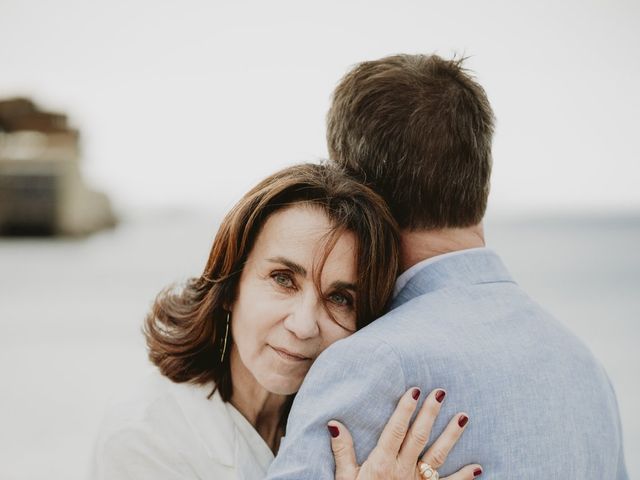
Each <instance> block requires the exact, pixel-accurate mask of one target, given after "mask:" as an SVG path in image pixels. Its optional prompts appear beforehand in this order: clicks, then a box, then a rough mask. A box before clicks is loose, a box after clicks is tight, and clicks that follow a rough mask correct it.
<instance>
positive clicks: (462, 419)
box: [458, 415, 469, 428]
mask: <svg viewBox="0 0 640 480" xmlns="http://www.w3.org/2000/svg"><path fill="white" fill-rule="evenodd" d="M468 421H469V417H467V416H466V415H460V418H459V419H458V425H459V426H460V428H462V427H464V426H465V425H466V424H467V422H468Z"/></svg>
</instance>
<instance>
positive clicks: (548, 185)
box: [0, 0, 640, 212]
mask: <svg viewBox="0 0 640 480" xmlns="http://www.w3.org/2000/svg"><path fill="white" fill-rule="evenodd" d="M398 52H407V53H418V52H427V53H429V52H437V53H439V54H441V55H443V56H451V55H452V54H453V53H456V52H457V53H461V54H466V55H469V56H471V58H470V59H469V61H468V64H467V65H468V66H469V67H470V68H471V69H473V70H474V71H475V72H476V75H477V78H478V79H479V81H480V82H481V84H482V85H484V87H485V88H486V90H487V93H488V95H489V98H490V100H491V101H492V103H493V106H494V110H495V112H496V116H497V119H498V123H497V133H496V138H495V146H494V178H493V193H492V200H491V209H492V210H493V211H516V212H517V211H532V210H540V211H562V210H587V211H593V209H597V210H603V211H608V210H613V209H624V210H632V209H640V188H638V182H639V180H640V166H639V160H640V147H639V145H640V142H639V138H640V128H639V127H640V122H639V121H638V114H639V113H640V93H639V87H638V85H640V3H638V2H636V1H606V2H605V1H599V2H594V1H575V0H570V1H563V2H557V1H556V2H550V1H535V2H534V1H530V2H515V1H503V2H490V1H477V0H473V1H465V2H460V1H448V2H442V1H438V2H435V1H417V0H416V1H405V0H396V1H394V2H390V1H385V2H377V1H366V2H365V1H357V2H356V1H351V2H350V1H345V0H341V1H337V0H331V1H322V2H313V3H312V2H300V1H273V0H271V1H268V2H265V1H234V2H220V1H211V0H209V1H191V0H187V1H184V0H183V1H180V2H178V1H160V0H143V1H132V0H127V1H122V0H111V1H109V2H106V1H104V2H87V1H86V0H57V1H55V2H52V1H49V0H43V1H34V0H0V72H1V73H0V96H2V97H4V96H10V95H14V94H23V95H29V96H32V97H33V98H34V99H35V100H36V101H38V102H39V103H40V104H41V105H42V106H43V107H45V108H51V109H54V110H61V111H66V112H67V113H68V114H69V115H70V118H71V121H72V123H73V124H75V125H76V126H78V127H79V128H80V129H81V131H82V138H83V152H84V170H85V172H86V174H87V177H88V178H89V179H90V180H91V182H92V183H93V184H94V185H96V186H98V187H99V188H101V189H103V190H106V191H107V192H108V193H109V194H110V195H111V197H112V199H113V200H114V202H115V203H116V205H118V206H119V207H121V208H122V207H127V206H134V207H141V206H167V205H180V206H199V207H203V208H207V209H211V208H214V209H226V208H228V207H229V206H230V205H231V204H232V203H234V202H235V200H237V198H238V197H239V196H240V195H241V194H242V193H243V192H244V191H246V190H247V189H248V188H249V187H250V186H252V184H253V183H255V182H256V181H257V180H258V179H260V178H261V177H263V176H264V175H266V174H268V173H270V172H272V171H274V170H275V169H277V168H279V167H281V166H284V165H287V164H291V163H296V162H299V161H313V160H315V159H317V158H321V157H324V156H326V147H325V142H324V116H325V113H326V110H327V107H328V104H329V99H330V94H331V91H332V89H333V87H334V86H335V84H336V82H337V81H338V79H339V78H340V77H341V76H342V75H343V74H344V73H345V72H346V71H347V69H348V68H349V67H350V66H351V65H353V64H354V63H357V62H359V61H362V60H366V59H373V58H377V57H381V56H384V55H388V54H393V53H398Z"/></svg>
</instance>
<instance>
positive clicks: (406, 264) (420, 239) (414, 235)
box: [400, 223, 485, 272]
mask: <svg viewBox="0 0 640 480" xmlns="http://www.w3.org/2000/svg"><path fill="white" fill-rule="evenodd" d="M400 244H401V247H400V263H401V270H402V271H403V272H404V271H405V270H408V269H409V268H411V267H412V266H414V265H415V264H416V263H418V262H421V261H423V260H427V259H429V258H432V257H435V256H437V255H442V254H445V253H450V252H457V251H459V250H467V249H469V248H478V247H484V246H485V242H484V230H483V228H482V223H479V224H478V225H474V226H472V227H466V228H444V229H441V230H403V231H401V232H400Z"/></svg>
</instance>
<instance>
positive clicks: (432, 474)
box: [418, 460, 440, 480]
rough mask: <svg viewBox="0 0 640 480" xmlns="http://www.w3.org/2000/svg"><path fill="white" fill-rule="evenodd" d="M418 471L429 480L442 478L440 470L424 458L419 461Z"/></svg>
mask: <svg viewBox="0 0 640 480" xmlns="http://www.w3.org/2000/svg"><path fill="white" fill-rule="evenodd" d="M418 471H419V472H420V475H422V478H426V479H428V480H438V479H439V478H440V475H439V474H438V471H437V470H436V469H435V468H433V467H432V466H431V465H429V464H428V463H427V462H423V461H422V460H420V461H419V462H418Z"/></svg>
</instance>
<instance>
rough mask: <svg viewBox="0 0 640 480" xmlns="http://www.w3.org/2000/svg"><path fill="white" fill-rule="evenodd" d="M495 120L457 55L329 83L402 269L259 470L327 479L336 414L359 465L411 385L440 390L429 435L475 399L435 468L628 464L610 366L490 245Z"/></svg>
mask: <svg viewBox="0 0 640 480" xmlns="http://www.w3.org/2000/svg"><path fill="white" fill-rule="evenodd" d="M492 134H493V113H492V110H491V107H490V105H489V102H488V100H487V97H486V95H485V92H484V90H483V89H482V87H480V85H478V84H477V83H476V82H475V81H474V80H473V79H472V78H471V77H470V76H469V74H468V73H467V72H466V71H465V70H464V68H463V67H462V61H460V60H454V61H447V60H444V59H442V58H440V57H438V56H435V55H432V56H424V55H398V56H392V57H387V58H382V59H380V60H377V61H372V62H365V63H363V64H360V65H358V66H356V67H355V68H354V69H353V70H352V71H351V72H349V73H348V74H347V75H346V76H345V77H344V78H343V80H342V81H341V83H340V84H339V85H338V87H337V88H336V91H335V92H334V98H333V105H332V106H331V109H330V111H329V115H328V133H327V139H328V144H329V152H330V155H331V158H332V160H333V161H334V162H335V163H337V164H339V165H341V166H342V167H344V168H345V169H346V170H347V171H348V172H350V173H351V174H352V175H354V176H356V177H357V178H359V179H360V180H361V181H362V182H364V183H366V184H368V185H370V186H372V187H373V188H374V189H375V190H377V191H378V192H379V193H380V194H381V195H382V196H383V197H384V198H385V200H386V201H387V202H388V203H389V206H390V207H391V210H392V212H393V213H394V215H395V217H396V219H397V221H398V223H399V225H400V228H401V240H402V247H401V248H402V256H401V259H402V269H403V273H402V274H401V275H400V277H399V278H398V280H397V284H396V296H395V298H394V300H393V304H392V307H391V310H390V312H389V313H388V314H386V315H385V316H384V317H382V318H381V319H379V320H377V321H375V322H373V324H371V325H370V326H368V327H367V328H365V329H363V330H362V331H360V332H358V333H356V334H355V335H353V336H351V337H349V338H347V339H345V340H342V341H340V342H337V343H336V344H335V345H334V346H332V347H331V348H329V349H328V350H327V351H326V352H325V353H323V355H321V357H320V358H318V360H317V361H316V363H315V364H314V366H313V367H312V369H311V371H310V372H309V374H308V376H307V378H306V380H305V382H304V384H303V387H302V389H301V390H300V392H299V393H298V395H297V398H296V401H295V404H294V407H293V409H292V413H291V416H290V418H289V424H288V427H287V435H286V437H285V438H284V440H283V443H282V446H281V448H280V452H279V453H278V456H277V458H276V460H275V462H274V463H273V465H272V467H271V469H270V470H269V477H268V478H269V479H296V480H299V479H321V478H333V474H334V472H333V470H334V461H333V456H332V452H331V447H330V442H329V436H328V433H327V422H328V421H329V420H331V419H335V420H339V421H340V422H342V423H343V424H344V425H346V426H347V428H348V429H349V430H350V432H351V434H352V436H353V439H354V443H355V447H356V454H357V460H358V463H362V462H363V461H364V460H365V459H366V458H367V456H368V454H369V452H371V450H372V449H373V448H374V446H375V444H376V442H377V440H378V437H379V435H380V432H381V430H382V428H383V427H384V425H385V423H386V421H387V420H388V418H389V416H390V414H391V412H392V411H393V410H394V407H395V405H396V402H397V400H398V398H400V396H401V395H402V393H403V392H405V391H406V390H407V389H408V388H410V387H412V386H417V387H420V388H421V389H422V391H423V392H428V391H430V390H432V389H433V388H437V387H441V388H444V389H446V391H447V398H446V400H445V401H444V403H443V406H442V414H441V415H440V417H439V419H438V421H437V422H436V425H435V427H434V433H435V434H438V433H440V432H441V431H442V430H443V428H444V425H445V423H446V422H447V421H448V419H449V418H450V417H451V416H452V414H453V413H454V412H457V411H460V410H466V411H467V412H469V418H470V420H469V426H468V427H467V430H466V432H465V434H464V435H463V437H462V439H461V440H460V442H459V443H458V445H456V447H455V448H454V449H453V451H452V452H451V454H450V455H449V458H448V460H447V461H446V463H445V464H444V465H443V466H441V465H432V466H433V467H435V468H438V469H439V470H440V475H441V476H444V475H448V474H451V473H452V472H454V471H455V470H457V469H458V468H460V467H461V466H462V465H464V464H467V463H472V462H477V463H480V464H481V465H482V466H483V470H484V473H483V475H484V476H485V477H487V478H491V479H514V478H524V479H541V478H552V479H562V480H568V479H578V478H580V479H582V478H588V479H607V480H609V479H618V480H622V479H626V478H627V473H626V469H625V465H624V458H623V450H622V439H621V428H620V423H619V416H618V411H617V405H616V399H615V396H614V393H613V391H612V388H611V386H610V383H609V381H608V379H607V376H606V374H605V372H604V371H603V369H602V368H601V366H600V365H599V364H598V363H597V361H596V360H595V359H594V358H593V356H592V355H591V353H590V352H589V350H588V349H587V348H586V347H585V346H584V345H583V344H582V343H581V342H580V341H579V340H578V339H577V338H575V337H574V336H573V335H572V334H571V333H569V332H568V331H567V330H565V328H563V327H562V325H561V324H560V323H559V322H558V321H557V320H555V319H554V318H553V317H552V316H551V315H550V314H549V313H547V312H546V311H544V310H543V309H542V308H541V307H540V306H539V305H538V304H536V303H535V302H534V301H533V300H532V299H531V298H529V297H528V296H527V295H526V293H525V292H524V291H522V289H520V287H519V286H518V285H517V284H516V283H515V282H514V280H513V279H512V278H511V276H510V275H509V273H508V272H507V270H506V268H505V267H504V265H503V264H502V262H501V261H500V259H499V257H498V256H497V255H496V254H495V253H494V252H492V251H491V250H489V249H487V248H485V241H484V234H483V229H482V218H483V216H484V213H485V208H486V204H487V196H488V192H489V177H490V171H491V142H492ZM432 438H435V435H434V436H432Z"/></svg>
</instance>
